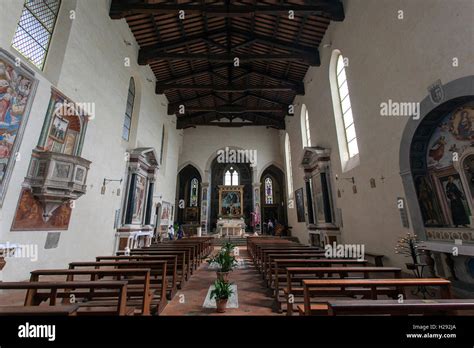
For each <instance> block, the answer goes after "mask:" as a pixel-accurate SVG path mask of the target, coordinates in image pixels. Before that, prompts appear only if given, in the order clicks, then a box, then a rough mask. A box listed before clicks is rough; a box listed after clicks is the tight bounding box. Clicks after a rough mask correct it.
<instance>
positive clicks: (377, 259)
mask: <svg viewBox="0 0 474 348" xmlns="http://www.w3.org/2000/svg"><path fill="white" fill-rule="evenodd" d="M364 256H368V257H370V258H372V259H374V264H375V266H377V267H383V258H384V257H385V255H382V254H376V253H370V252H365V253H364Z"/></svg>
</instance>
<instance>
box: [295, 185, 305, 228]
mask: <svg viewBox="0 0 474 348" xmlns="http://www.w3.org/2000/svg"><path fill="white" fill-rule="evenodd" d="M295 199H296V217H297V219H298V222H304V221H305V218H304V196H303V188H300V189H298V190H296V191H295Z"/></svg>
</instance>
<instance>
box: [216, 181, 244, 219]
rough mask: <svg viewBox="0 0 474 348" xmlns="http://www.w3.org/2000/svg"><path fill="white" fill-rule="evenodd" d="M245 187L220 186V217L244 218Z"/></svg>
mask: <svg viewBox="0 0 474 348" xmlns="http://www.w3.org/2000/svg"><path fill="white" fill-rule="evenodd" d="M243 189H244V186H243V185H237V186H223V185H219V213H220V214H219V217H227V218H240V217H242V215H243V214H242V201H243Z"/></svg>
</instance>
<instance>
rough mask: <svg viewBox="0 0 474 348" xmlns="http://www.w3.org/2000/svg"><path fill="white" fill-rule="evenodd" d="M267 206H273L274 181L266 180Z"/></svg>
mask: <svg viewBox="0 0 474 348" xmlns="http://www.w3.org/2000/svg"><path fill="white" fill-rule="evenodd" d="M265 204H273V180H272V179H271V178H266V179H265Z"/></svg>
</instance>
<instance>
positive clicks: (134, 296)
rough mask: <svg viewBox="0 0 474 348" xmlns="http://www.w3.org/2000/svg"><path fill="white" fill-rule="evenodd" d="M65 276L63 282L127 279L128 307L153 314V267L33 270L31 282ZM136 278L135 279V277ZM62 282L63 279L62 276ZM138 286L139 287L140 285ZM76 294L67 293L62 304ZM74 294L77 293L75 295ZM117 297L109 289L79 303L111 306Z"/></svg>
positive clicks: (87, 305) (139, 312)
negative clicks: (151, 282) (151, 279)
mask: <svg viewBox="0 0 474 348" xmlns="http://www.w3.org/2000/svg"><path fill="white" fill-rule="evenodd" d="M53 276H55V277H59V276H61V277H63V276H66V279H65V280H64V281H82V280H83V279H77V277H79V278H81V277H82V278H87V279H85V280H86V281H96V280H101V281H103V280H105V279H104V278H105V277H111V278H113V279H109V280H126V281H127V282H128V290H127V306H129V307H135V308H136V314H140V315H150V314H151V300H152V298H153V291H152V290H151V287H150V269H146V268H137V269H131V268H125V269H97V268H94V269H43V270H35V271H32V272H31V277H30V282H39V281H40V280H41V279H40V278H42V277H48V280H47V281H51V280H50V279H49V278H50V277H53ZM132 277H133V278H132ZM61 281H63V280H62V279H61ZM137 285H138V286H137ZM73 294H74V293H73V292H72V293H68V292H65V293H64V296H58V297H62V298H63V303H68V302H69V300H70V296H71V295H73ZM47 296H48V294H46V296H41V295H40V294H36V297H37V298H38V299H40V300H46V299H47ZM74 296H75V295H74ZM114 302H116V299H115V298H113V296H111V294H110V293H109V292H94V293H93V296H91V297H89V298H88V301H87V302H86V303H80V306H81V307H99V306H100V307H108V306H113V305H114Z"/></svg>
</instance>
